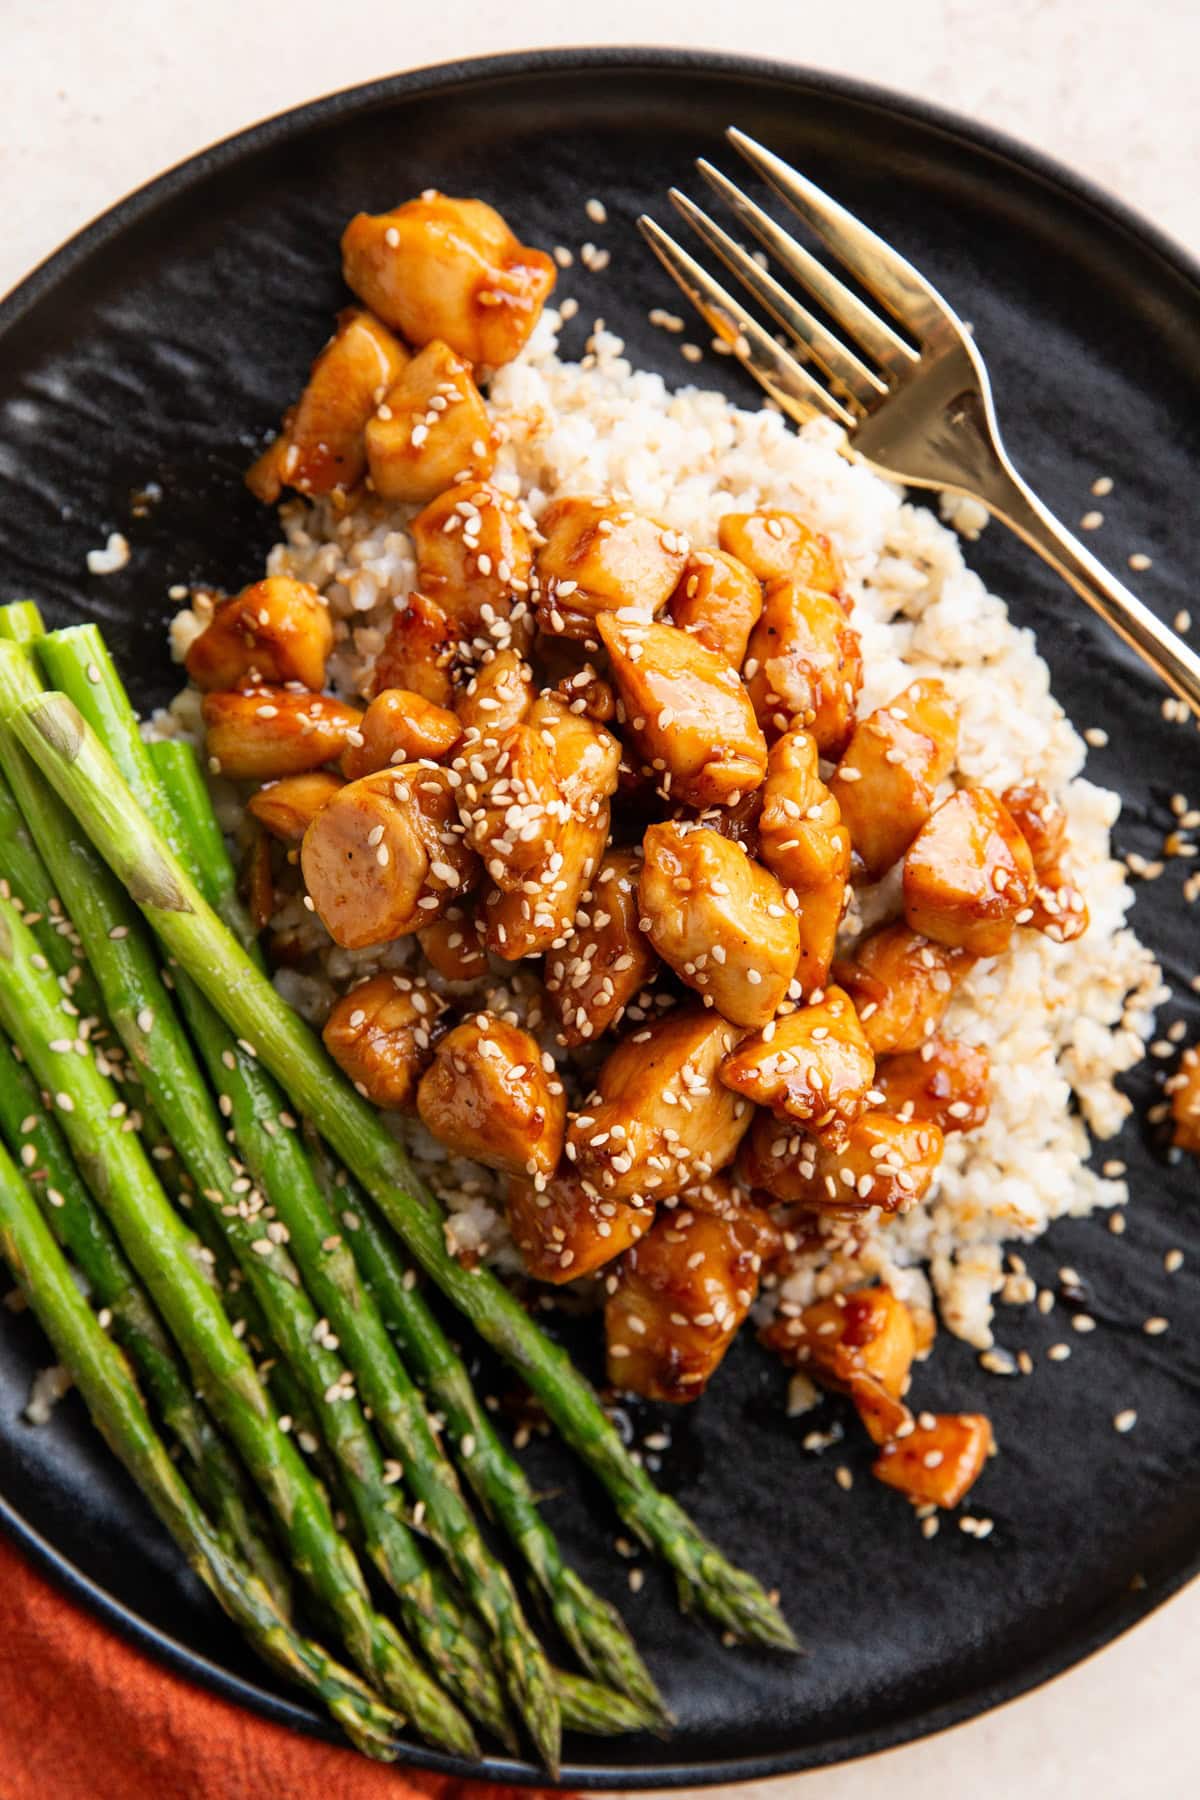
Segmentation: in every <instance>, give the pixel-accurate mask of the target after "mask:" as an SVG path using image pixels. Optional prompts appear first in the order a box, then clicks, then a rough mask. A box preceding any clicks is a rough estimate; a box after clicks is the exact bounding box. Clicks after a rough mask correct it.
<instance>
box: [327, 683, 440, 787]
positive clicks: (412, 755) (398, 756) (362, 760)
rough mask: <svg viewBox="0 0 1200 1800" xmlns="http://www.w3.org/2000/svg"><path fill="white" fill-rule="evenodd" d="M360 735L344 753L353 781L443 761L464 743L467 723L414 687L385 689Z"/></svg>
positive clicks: (347, 772)
mask: <svg viewBox="0 0 1200 1800" xmlns="http://www.w3.org/2000/svg"><path fill="white" fill-rule="evenodd" d="M358 735H359V737H360V738H361V739H362V742H361V743H358V744H356V743H353V742H352V743H351V745H350V748H349V749H348V750H347V751H346V753H345V755H344V756H343V757H342V772H343V774H344V775H345V776H346V778H347V780H349V781H357V780H358V779H359V777H360V776H361V775H374V773H375V771H376V770H377V769H389V768H391V767H392V765H393V764H395V763H405V762H422V761H426V762H440V761H442V760H443V759H444V758H445V757H447V756H449V755H450V752H451V751H452V750H453V749H454V748H455V747H456V745H457V744H458V741H459V739H460V738H461V737H462V725H461V724H460V723H459V720H458V716H457V714H455V713H452V712H448V711H447V710H446V708H445V707H443V706H435V705H434V703H433V701H432V700H426V699H425V697H424V695H422V694H414V693H413V691H412V689H411V688H384V690H383V692H382V693H379V694H376V696H375V698H374V699H373V700H372V701H371V704H370V705H369V706H368V707H367V710H366V712H365V713H364V714H363V717H362V723H361V725H360V726H359V728H358Z"/></svg>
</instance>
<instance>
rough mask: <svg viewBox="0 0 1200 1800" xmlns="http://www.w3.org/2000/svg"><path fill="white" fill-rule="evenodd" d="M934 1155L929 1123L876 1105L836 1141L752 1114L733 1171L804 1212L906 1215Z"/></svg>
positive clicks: (935, 1137) (937, 1140) (937, 1152)
mask: <svg viewBox="0 0 1200 1800" xmlns="http://www.w3.org/2000/svg"><path fill="white" fill-rule="evenodd" d="M942 1149H943V1139H942V1133H941V1131H940V1130H939V1129H938V1127H937V1126H936V1125H935V1124H933V1123H931V1122H928V1121H925V1120H919V1119H903V1118H900V1117H898V1116H897V1115H896V1114H894V1113H890V1112H885V1111H883V1110H882V1109H880V1108H878V1107H875V1108H872V1109H871V1110H870V1111H869V1112H864V1113H861V1114H860V1115H859V1117H858V1118H856V1119H855V1120H854V1121H853V1122H852V1123H851V1124H850V1125H848V1126H846V1127H845V1129H844V1130H843V1132H842V1133H841V1135H840V1137H836V1136H834V1135H833V1134H832V1133H831V1132H829V1131H828V1130H826V1131H825V1132H823V1133H822V1134H821V1136H820V1137H819V1138H813V1137H808V1136H806V1135H805V1134H804V1132H802V1131H801V1130H799V1129H798V1128H797V1127H796V1126H794V1125H792V1126H789V1122H788V1121H787V1120H780V1119H778V1118H775V1117H773V1116H772V1115H771V1114H770V1113H766V1112H761V1111H760V1112H759V1113H758V1114H757V1115H756V1117H755V1120H754V1124H753V1126H752V1128H751V1130H750V1133H749V1136H748V1137H747V1138H746V1140H745V1143H744V1144H743V1147H742V1154H741V1156H740V1158H739V1161H738V1172H739V1174H740V1176H741V1178H742V1180H743V1181H744V1182H746V1184H747V1185H748V1186H749V1187H751V1188H752V1189H756V1190H757V1189H762V1190H764V1191H765V1192H766V1193H768V1194H770V1195H771V1196H772V1198H773V1199H775V1200H780V1201H783V1202H786V1203H787V1204H789V1205H796V1206H801V1207H804V1208H805V1209H807V1210H808V1211H811V1212H832V1213H853V1212H861V1211H862V1210H863V1209H864V1208H865V1207H877V1208H878V1209H879V1211H880V1212H883V1213H895V1212H906V1211H908V1209H909V1208H910V1207H912V1206H915V1205H916V1203H917V1202H918V1201H919V1200H923V1199H924V1197H925V1195H926V1194H927V1193H928V1192H929V1188H930V1185H931V1183H932V1181H933V1177H934V1175H935V1174H936V1173H937V1168H938V1164H939V1163H940V1162H941V1159H942Z"/></svg>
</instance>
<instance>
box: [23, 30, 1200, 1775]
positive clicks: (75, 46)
mask: <svg viewBox="0 0 1200 1800" xmlns="http://www.w3.org/2000/svg"><path fill="white" fill-rule="evenodd" d="M678 42H687V43H688V44H690V45H693V46H695V45H706V46H711V47H713V48H721V49H728V50H739V51H743V52H747V53H753V54H758V55H763V56H777V57H780V58H784V59H790V60H792V61H797V62H806V63H809V64H812V65H814V66H817V67H820V68H827V69H835V70H839V71H843V72H846V73H849V74H852V75H857V76H860V77H862V78H864V79H867V80H872V81H878V82H881V83H884V84H885V85H889V86H892V87H895V88H898V89H901V90H906V91H908V92H909V93H912V94H916V95H920V96H923V97H924V98H926V99H929V100H934V101H938V102H940V103H942V104H944V105H947V106H950V107H953V108H956V109H957V110H959V111H962V112H965V113H969V114H972V115H974V116H975V117H977V118H979V119H982V120H984V121H986V122H988V123H990V124H993V125H998V126H1001V127H1002V128H1004V129H1006V130H1008V131H1011V132H1013V133H1014V134H1015V135H1017V136H1020V137H1023V138H1025V139H1026V140H1027V141H1028V142H1030V143H1032V144H1034V145H1037V146H1038V147H1039V148H1041V149H1044V150H1047V151H1050V152H1051V153H1053V154H1054V155H1056V156H1058V157H1060V158H1061V159H1062V160H1063V161H1065V162H1067V163H1069V164H1072V165H1074V166H1075V167H1076V168H1078V169H1080V170H1081V171H1083V172H1084V173H1085V174H1087V175H1090V176H1091V177H1092V178H1093V179H1094V180H1096V181H1098V182H1100V183H1102V184H1103V185H1104V186H1106V187H1108V188H1109V189H1111V190H1112V191H1113V192H1115V193H1117V194H1119V195H1120V196H1121V197H1122V198H1123V199H1125V200H1126V201H1128V202H1129V203H1131V204H1132V205H1133V206H1135V207H1138V208H1139V209H1140V210H1141V211H1143V212H1144V213H1145V214H1146V215H1147V216H1148V217H1149V218H1151V219H1154V220H1155V221H1156V222H1157V223H1158V224H1160V225H1161V226H1163V227H1165V228H1166V229H1167V230H1168V231H1170V232H1172V233H1173V234H1174V235H1175V236H1176V237H1177V238H1178V239H1179V240H1180V241H1181V242H1183V243H1185V244H1186V245H1188V246H1189V247H1190V248H1191V249H1192V250H1193V251H1197V252H1200V181H1197V178H1196V171H1197V167H1198V166H1200V107H1198V106H1197V104H1196V70H1197V68H1198V67H1200V6H1198V5H1197V3H1196V0H1143V4H1142V5H1140V6H1136V7H1133V6H1129V5H1128V4H1127V3H1126V0H1005V3H1004V4H1003V5H1001V4H998V3H997V0H907V3H905V4H898V3H897V0H841V3H840V4H834V5H829V6H822V7H816V6H812V5H806V4H804V3H803V0H786V3H783V4H781V3H779V0H775V3H774V4H773V3H772V0H736V4H729V3H728V0H726V3H725V4H721V3H719V0H686V4H684V0H609V3H608V4H607V5H606V6H605V7H604V8H603V9H598V10H596V11H591V12H589V13H587V14H583V13H582V12H573V11H572V10H571V9H569V8H567V7H565V6H563V5H562V4H561V3H560V4H550V3H549V0H523V4H522V3H519V0H510V4H508V5H499V4H497V0H436V4H433V5H429V6H413V5H411V4H405V3H404V0H352V3H350V4H345V5H341V6H334V5H330V4H329V3H328V0H286V3H285V4H282V5H271V6H264V5H262V4H255V0H41V3H40V4H29V0H25V3H24V4H22V3H21V0H0V119H2V124H0V209H2V210H0V216H2V218H3V229H2V230H0V292H3V291H4V290H5V289H7V288H8V287H9V286H10V285H11V284H12V283H13V282H15V281H17V280H18V279H19V278H20V277H21V276H22V275H23V274H24V273H25V272H26V271H27V270H28V269H29V268H31V267H32V266H33V264H34V263H36V262H37V261H38V260H39V259H40V258H41V257H43V256H44V255H46V254H47V253H48V252H49V251H51V250H53V249H54V248H55V246H56V245H57V244H58V243H60V242H61V241H62V239H63V238H65V237H66V236H68V235H69V234H70V233H71V232H73V231H74V230H75V229H76V228H77V227H78V226H80V225H83V224H85V223H86V222H87V220H88V219H90V218H91V217H93V216H94V215H95V214H96V213H97V212H99V211H101V210H102V209H103V208H104V207H106V206H108V205H109V204H111V202H112V201H114V200H116V199H118V198H119V197H120V196H121V195H122V194H124V193H126V192H127V191H128V190H129V189H130V188H132V187H135V186H137V185H138V184H139V183H141V182H142V181H144V180H146V179H147V178H149V177H150V176H152V175H154V174H156V173H158V171H159V170H161V169H163V168H165V167H166V166H167V165H169V164H170V163H173V162H176V161H177V160H179V159H180V158H181V157H184V156H187V155H188V154H190V153H191V152H192V151H194V150H197V149H199V148H200V147H201V146H202V145H204V144H207V143H210V142H212V140H213V139H215V138H219V137H222V136H224V135H225V134H227V133H228V132H232V131H236V130H238V129H239V128H240V127H242V126H244V125H248V124H251V123H253V122H254V121H255V120H257V119H260V118H262V117H265V116H266V115H268V114H270V113H273V112H277V111H279V110H280V109H282V108H284V107H287V106H291V105H294V104H296V103H297V102H299V101H303V100H308V99H311V98H314V97H315V96H317V95H318V94H321V93H325V92H329V91H330V90H332V89H335V88H339V87H345V86H349V85H350V84H351V83H354V82H358V81H366V80H369V79H371V78H373V77H376V76H379V75H383V74H387V73H390V72H393V71H394V70H397V69H403V68H412V67H417V66H419V65H421V64H422V63H431V62H441V61H446V60H449V59H451V58H454V57H462V56H469V55H478V54H482V53H485V52H487V51H495V50H512V49H520V48H525V47H529V46H534V45H547V44H570V43H678ZM869 1629H870V1624H869V1621H866V1620H865V1621H864V1630H869ZM1198 1687H1200V1585H1197V1586H1196V1587H1193V1588H1192V1590H1191V1591H1189V1592H1186V1593H1184V1594H1183V1595H1182V1596H1180V1597H1179V1598H1177V1599H1176V1600H1174V1601H1173V1602H1172V1603H1171V1604H1170V1605H1168V1606H1166V1607H1165V1608H1163V1609H1162V1610H1161V1611H1160V1612H1158V1613H1157V1614H1156V1615H1155V1616H1154V1617H1152V1618H1151V1619H1150V1620H1149V1621H1147V1623H1145V1624H1144V1625H1142V1626H1140V1627H1139V1628H1138V1629H1137V1630H1136V1631H1134V1632H1132V1633H1131V1634H1129V1635H1128V1636H1127V1637H1125V1638H1124V1639H1123V1640H1122V1641H1120V1642H1119V1643H1117V1644H1115V1645H1113V1646H1112V1647H1111V1648H1109V1649H1108V1650H1106V1651H1104V1652H1103V1653H1102V1654H1101V1655H1100V1656H1098V1657H1095V1658H1093V1659H1092V1661H1091V1662H1089V1663H1087V1664H1086V1665H1085V1666H1084V1667H1082V1668H1080V1669H1076V1670H1075V1671H1073V1672H1072V1673H1071V1674H1069V1675H1066V1676H1064V1677H1063V1678H1062V1679H1060V1680H1059V1681H1057V1682H1054V1683H1053V1684H1052V1685H1051V1686H1050V1687H1048V1688H1045V1689H1043V1690H1041V1691H1040V1692H1039V1693H1036V1694H1033V1695H1030V1696H1028V1697H1026V1698H1025V1699H1023V1700H1021V1701H1018V1702H1017V1703H1016V1704H1014V1705H1012V1706H1009V1707H1006V1708H1004V1709H1003V1710H1001V1711H1000V1712H997V1713H993V1714H991V1715H989V1716H987V1717H985V1718H982V1719H979V1720H977V1721H975V1722H974V1723H973V1724H970V1725H967V1726H964V1727H962V1728H960V1729H959V1730H957V1731H954V1732H951V1733H947V1734H945V1735H943V1736H941V1737H939V1738H935V1739H932V1740H929V1741H927V1742H925V1743H922V1744H917V1745H913V1746H910V1747H908V1748H906V1749H903V1750H899V1751H895V1752H892V1753H891V1754H889V1755H887V1756H885V1757H882V1758H875V1759H872V1760H870V1761H867V1762H862V1763H856V1764H852V1765H849V1766H848V1767H844V1768H842V1769H838V1770H832V1771H829V1772H821V1773H818V1774H813V1775H807V1776H798V1777H794V1778H791V1779H787V1780H784V1781H781V1782H777V1783H771V1784H764V1785H763V1787H762V1788H761V1789H758V1790H756V1789H752V1788H745V1789H742V1790H726V1792H727V1793H733V1792H739V1791H740V1792H741V1793H742V1794H745V1795H747V1796H748V1795H750V1794H752V1793H759V1794H761V1795H765V1794H766V1792H767V1786H768V1785H769V1787H770V1793H771V1800H782V1796H784V1795H785V1794H786V1796H787V1800H867V1797H868V1796H870V1797H872V1800H873V1797H874V1796H877V1795H878V1796H885V1795H886V1796H887V1797H888V1800H930V1797H932V1796H939V1797H941V1796H945V1797H946V1800H1082V1797H1083V1796H1087V1797H1088V1800H1141V1796H1150V1795H1153V1796H1155V1800H1185V1796H1195V1795H1200V1759H1198V1758H1197V1756H1196V1754H1195V1751H1194V1744H1195V1739H1196V1726H1195V1719H1196V1708H1197V1689H1198ZM48 1800H49V1797H48ZM264 1800H266V1797H264Z"/></svg>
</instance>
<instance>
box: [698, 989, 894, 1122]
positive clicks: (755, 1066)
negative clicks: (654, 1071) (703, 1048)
mask: <svg viewBox="0 0 1200 1800" xmlns="http://www.w3.org/2000/svg"><path fill="white" fill-rule="evenodd" d="M874 1075H875V1058H874V1056H873V1055H872V1053H871V1046H870V1045H869V1044H868V1042H867V1040H866V1038H865V1037H864V1035H863V1029H862V1026H861V1025H860V1024H859V1022H858V1014H857V1013H856V1012H855V1010H854V1002H853V1001H852V1000H851V998H850V996H849V994H847V993H846V992H844V990H843V989H842V988H838V987H831V988H826V989H825V991H824V992H823V993H822V995H821V997H820V999H819V1000H818V999H816V998H814V999H812V1000H810V1001H809V1002H808V1004H807V1005H806V1006H800V1007H797V1009H796V1011H795V1012H792V1013H788V1014H786V1015H785V1016H784V1017H783V1018H781V1019H776V1020H773V1021H772V1024H770V1025H768V1026H767V1027H766V1029H765V1030H763V1031H760V1032H756V1033H755V1034H754V1036H752V1037H747V1038H743V1040H742V1042H741V1043H740V1044H739V1045H738V1046H737V1049H736V1050H734V1051H732V1052H731V1054H730V1055H729V1056H728V1057H726V1059H725V1061H724V1062H723V1063H722V1065H721V1080H722V1081H723V1082H724V1084H725V1086H726V1087H728V1088H732V1089H733V1090H734V1092H735V1093H738V1094H744V1095H745V1097H746V1099H747V1100H753V1101H754V1102H755V1104H756V1105H758V1106H769V1107H770V1108H771V1109H772V1111H773V1112H776V1113H778V1114H779V1115H780V1116H781V1117H782V1118H785V1119H794V1120H796V1121H797V1122H798V1123H799V1124H802V1125H805V1126H807V1128H808V1129H809V1130H810V1131H827V1132H829V1134H830V1137H831V1139H832V1141H834V1142H840V1141H844V1137H845V1128H846V1127H847V1126H848V1125H849V1124H850V1123H851V1122H852V1120H854V1119H856V1118H857V1117H858V1115H859V1113H861V1112H863V1111H864V1110H865V1108H866V1107H867V1106H868V1105H870V1104H871V1102H870V1101H869V1100H868V1095H869V1094H870V1093H871V1092H872V1082H873V1079H874Z"/></svg>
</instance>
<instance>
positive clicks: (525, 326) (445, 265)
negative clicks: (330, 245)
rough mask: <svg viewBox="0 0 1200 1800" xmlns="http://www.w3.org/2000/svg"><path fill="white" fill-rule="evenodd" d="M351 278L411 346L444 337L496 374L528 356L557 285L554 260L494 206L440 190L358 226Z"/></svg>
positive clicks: (348, 240) (348, 264) (352, 226)
mask: <svg viewBox="0 0 1200 1800" xmlns="http://www.w3.org/2000/svg"><path fill="white" fill-rule="evenodd" d="M342 274H343V275H344V276H345V279H346V285H347V286H348V287H349V288H350V289H351V291H352V292H353V293H355V294H357V295H358V296H359V298H360V299H361V300H362V301H363V302H364V303H365V304H366V305H367V306H369V307H370V308H371V311H372V312H373V313H375V314H377V316H378V317H379V318H381V319H383V320H384V322H385V323H386V324H388V325H390V326H391V327H392V329H393V330H394V331H398V332H400V334H401V336H403V337H405V338H407V339H408V341H409V343H410V344H427V343H429V342H430V340H431V339H432V338H441V339H443V340H444V342H446V343H447V344H449V345H451V346H452V347H453V349H455V350H457V352H458V354H459V355H460V356H465V357H467V358H468V359H469V361H471V362H478V363H488V364H490V365H491V366H492V367H493V368H495V367H498V366H499V364H501V363H506V362H511V361H512V359H513V357H514V356H516V355H517V353H518V351H519V350H520V349H521V348H522V346H523V345H524V343H525V341H526V339H527V338H528V337H529V334H530V332H531V331H532V330H533V328H534V326H535V325H536V324H537V322H538V318H539V316H540V314H541V310H542V307H543V306H544V305H545V302H546V297H547V295H548V294H549V293H550V291H551V289H552V288H553V286H554V280H555V269H554V263H553V262H552V260H551V259H550V257H548V256H547V255H546V254H545V253H544V252H543V251H541V250H530V249H527V248H526V247H525V246H524V245H522V244H519V243H518V242H517V240H516V238H515V237H514V236H513V233H512V232H511V231H510V229H509V227H508V225H507V224H506V223H505V221H504V220H503V219H502V218H501V216H500V214H499V213H498V212H496V211H495V209H494V208H493V207H490V206H487V205H485V204H484V202H483V201H482V200H454V199H451V198H450V196H449V195H447V194H438V193H434V192H429V193H425V194H422V195H421V197H420V199H418V200H408V201H406V202H405V204H404V205H403V206H397V207H395V208H394V209H393V210H392V211H391V212H386V213H378V214H370V213H358V214H357V215H356V217H354V218H353V219H351V221H350V223H349V225H347V227H346V229H345V231H344V233H343V234H342Z"/></svg>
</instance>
